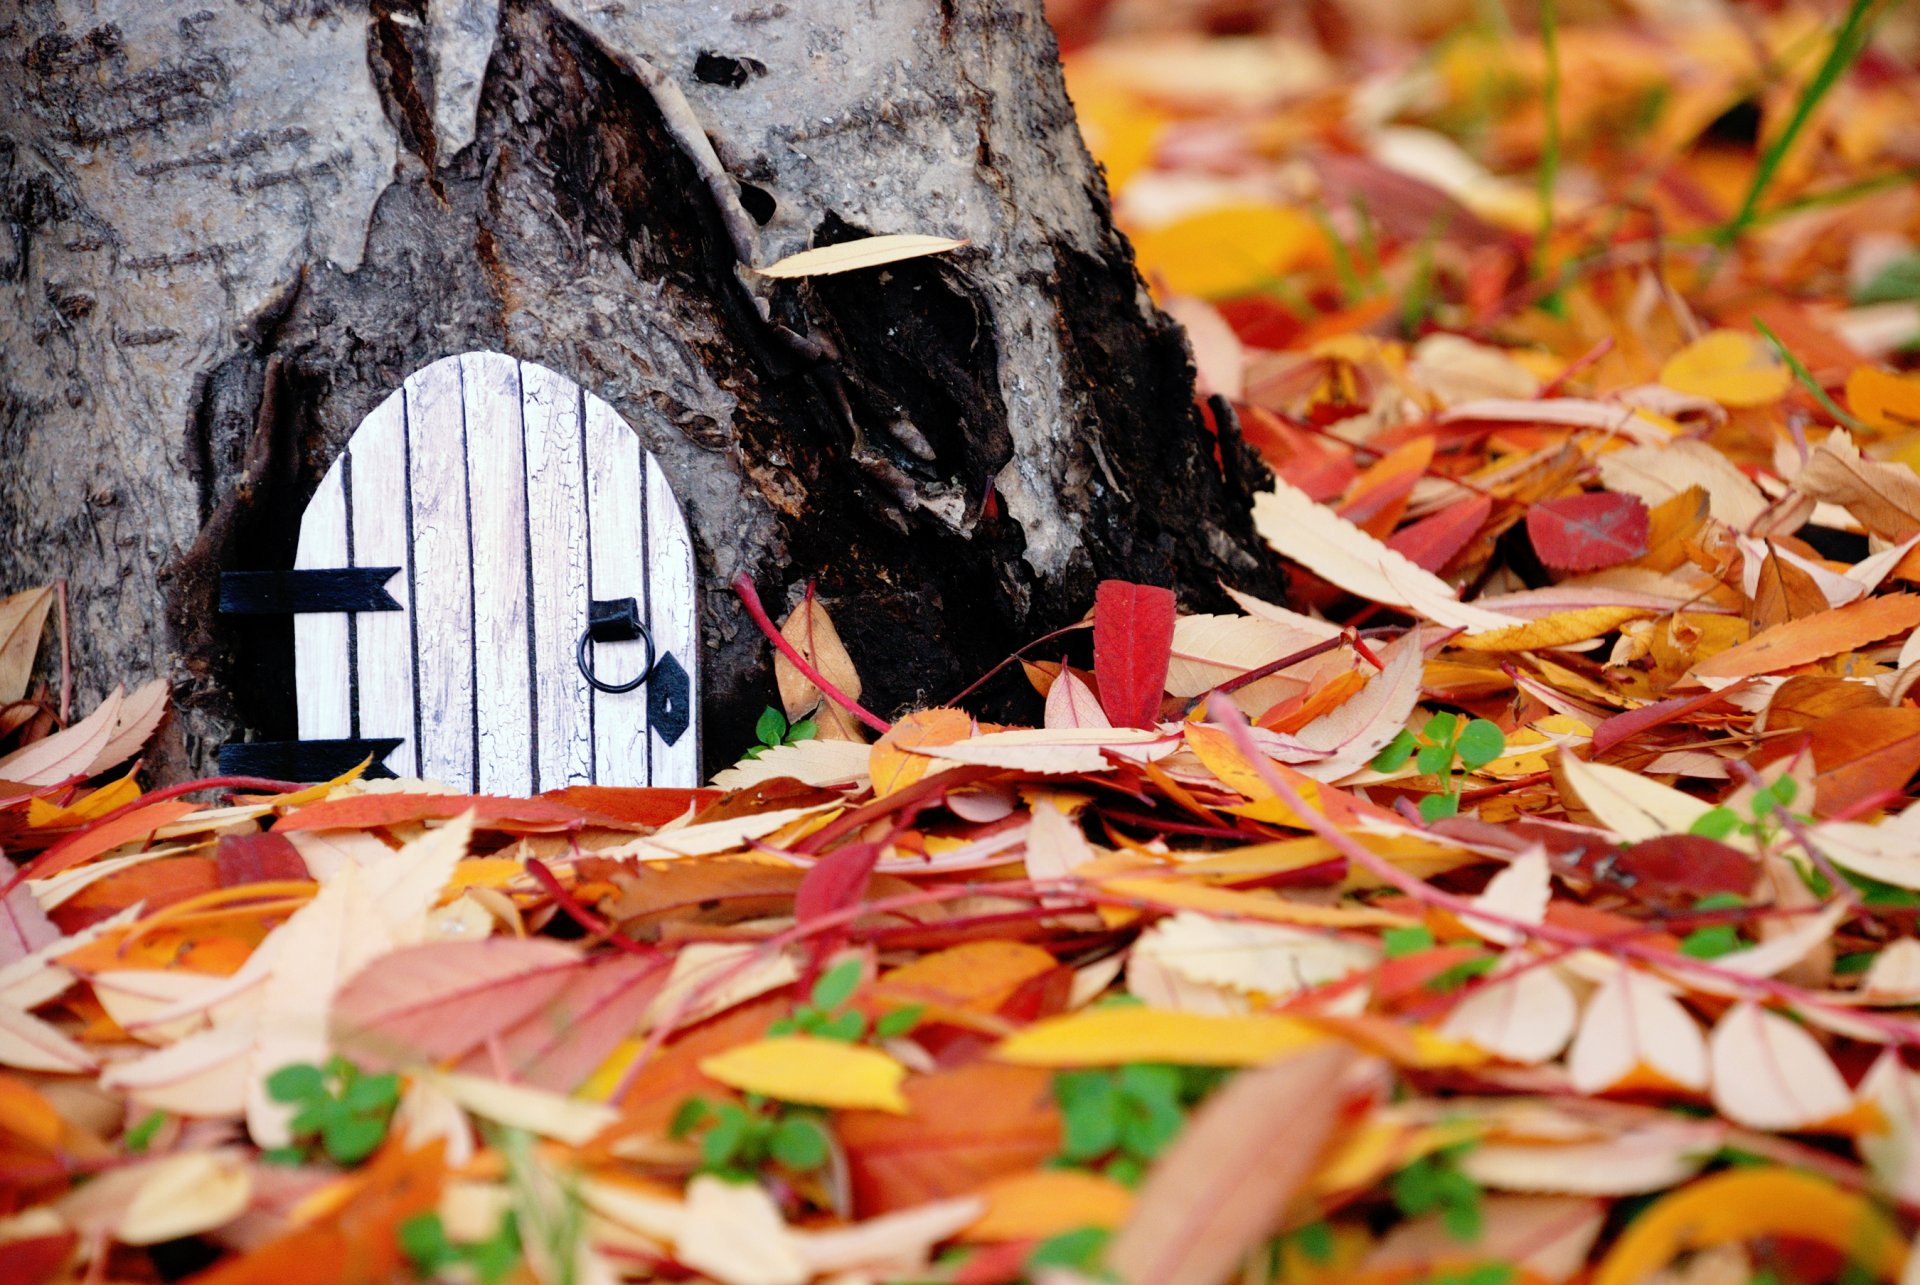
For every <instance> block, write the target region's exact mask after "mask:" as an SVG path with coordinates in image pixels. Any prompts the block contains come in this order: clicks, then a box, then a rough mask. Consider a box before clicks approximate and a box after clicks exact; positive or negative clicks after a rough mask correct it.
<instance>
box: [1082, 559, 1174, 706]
mask: <svg viewBox="0 0 1920 1285" xmlns="http://www.w3.org/2000/svg"><path fill="white" fill-rule="evenodd" d="M1173 607H1174V601H1173V594H1172V593H1171V592H1170V591H1168V590H1166V589H1160V588H1156V587H1155V586H1153V585H1142V584H1131V583H1128V582H1127V581H1124V580H1102V581H1101V582H1100V588H1099V590H1098V592H1097V593H1096V594H1095V597H1094V606H1093V674H1094V679H1095V681H1097V682H1098V683H1099V684H1100V706H1101V708H1102V709H1104V710H1105V711H1106V714H1107V718H1108V719H1109V720H1110V721H1111V724H1112V725H1113V726H1115V727H1153V726H1155V725H1156V724H1158V723H1159V721H1160V697H1161V694H1162V693H1163V692H1165V691H1166V689H1167V666H1168V663H1169V662H1170V661H1171V659H1172V655H1173V614H1174V613H1173Z"/></svg>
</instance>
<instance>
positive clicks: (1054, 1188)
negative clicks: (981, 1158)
mask: <svg viewBox="0 0 1920 1285" xmlns="http://www.w3.org/2000/svg"><path fill="white" fill-rule="evenodd" d="M974 1194H976V1195H978V1196H981V1197H983V1198H985V1200H986V1202H987V1212H986V1213H984V1214H982V1215H980V1221H978V1222H976V1223H974V1224H973V1226H971V1227H969V1228H967V1230H966V1231H965V1232H964V1233H962V1235H961V1239H963V1240H1045V1239H1046V1238H1047V1237H1049V1236H1057V1235H1059V1234H1060V1233H1061V1232H1065V1231H1072V1230H1074V1229H1075V1228H1076V1227H1118V1226H1119V1225H1120V1224H1121V1223H1122V1222H1124V1221H1125V1220H1126V1217H1127V1214H1128V1213H1129V1212H1131V1210H1132V1209H1133V1192H1132V1190H1131V1189H1129V1188H1127V1187H1123V1186H1122V1185H1120V1184H1119V1183H1117V1182H1115V1181H1114V1180H1113V1179H1111V1178H1102V1177H1101V1176H1100V1175H1099V1174H1093V1173H1082V1172H1080V1171H1079V1170H1075V1169H1038V1170H1035V1171H1033V1172H1031V1173H1016V1174H1011V1175H1009V1176H1007V1177H1005V1178H999V1179H996V1180H994V1181H993V1182H990V1183H988V1184H987V1185H986V1186H984V1187H982V1188H980V1189H979V1191H977V1192H976V1193H974Z"/></svg>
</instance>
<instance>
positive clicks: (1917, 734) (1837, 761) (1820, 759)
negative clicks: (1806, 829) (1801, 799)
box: [1783, 684, 1920, 817]
mask: <svg viewBox="0 0 1920 1285" xmlns="http://www.w3.org/2000/svg"><path fill="white" fill-rule="evenodd" d="M1850 685H1852V684H1850ZM1807 735H1808V737H1809V738H1810V740H1811V743H1812V749H1813V766H1814V772H1815V775H1814V778H1813V810H1814V814H1815V815H1816V816H1822V817H1829V816H1833V815H1835V814H1836V813H1840V812H1845V811H1847V810H1849V809H1850V808H1852V807H1853V806H1854V805H1855V804H1858V803H1864V802H1865V801H1867V800H1868V799H1871V798H1874V797H1876V796H1881V795H1886V794H1889V793H1891V792H1894V791H1898V790H1899V789H1900V787H1901V786H1903V785H1905V784H1906V783H1907V782H1908V781H1909V780H1911V779H1912V778H1913V774H1914V773H1915V772H1920V709H1909V708H1901V709H1854V710H1848V711H1847V712H1846V713H1844V714H1839V715H1836V716H1835V717H1833V718H1829V719H1825V720H1822V721H1821V722H1818V723H1815V724H1814V725H1813V726H1812V727H1810V728H1808V729H1807ZM1783 739H1786V738H1783Z"/></svg>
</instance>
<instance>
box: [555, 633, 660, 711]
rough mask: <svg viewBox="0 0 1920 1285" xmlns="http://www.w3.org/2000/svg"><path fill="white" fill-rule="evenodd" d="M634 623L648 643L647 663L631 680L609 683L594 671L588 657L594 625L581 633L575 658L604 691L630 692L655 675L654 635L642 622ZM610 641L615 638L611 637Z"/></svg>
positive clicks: (584, 673) (594, 683)
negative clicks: (588, 646) (588, 647)
mask: <svg viewBox="0 0 1920 1285" xmlns="http://www.w3.org/2000/svg"><path fill="white" fill-rule="evenodd" d="M634 625H635V627H637V628H638V629H639V631H640V641H641V642H644V643H645V644H646V645H647V664H646V667H645V668H644V669H642V670H641V671H640V673H639V676H638V677H636V678H634V679H632V680H631V681H629V682H625V683H609V682H607V681H606V680H605V679H603V678H601V677H599V675H597V674H595V673H594V672H593V663H592V662H591V661H589V660H588V659H587V644H588V643H590V642H592V641H594V637H593V626H592V625H589V626H587V628H586V629H585V630H584V631H582V633H581V634H580V642H579V644H578V645H576V646H575V647H574V649H573V658H574V661H575V662H576V663H577V664H578V665H579V666H580V673H581V674H582V675H583V676H584V677H585V678H586V680H587V681H588V682H589V683H591V684H593V685H594V686H595V687H597V688H599V689H600V690H601V691H603V692H612V693H614V694H615V695H618V694H619V693H621V692H630V691H632V690H633V689H634V688H636V687H638V686H639V685H640V684H642V683H644V682H646V681H647V679H648V678H650V677H652V676H653V635H652V634H651V633H649V632H648V631H647V627H646V626H645V625H643V624H640V623H639V622H638V621H635V622H634ZM608 641H614V640H612V639H609V640H608Z"/></svg>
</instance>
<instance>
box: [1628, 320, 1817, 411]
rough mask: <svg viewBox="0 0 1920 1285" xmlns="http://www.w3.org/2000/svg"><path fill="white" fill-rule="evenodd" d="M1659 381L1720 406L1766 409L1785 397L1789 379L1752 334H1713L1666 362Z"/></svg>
mask: <svg viewBox="0 0 1920 1285" xmlns="http://www.w3.org/2000/svg"><path fill="white" fill-rule="evenodd" d="M1660 382H1661V383H1663V384H1665V385H1666V386H1667V387H1668V388H1673V389H1677V390H1678V391H1680V392H1683V393H1692V394H1694V395H1695V396H1698V397H1710V398H1712V399H1713V400H1714V401H1716V402H1719V403H1720V404H1721V405H1722V406H1771V405H1772V404H1773V403H1775V402H1777V401H1779V400H1780V399H1781V398H1782V397H1784V396H1786V395H1787V389H1789V388H1791V387H1792V386H1793V374H1792V372H1791V371H1789V370H1788V369H1787V368H1786V367H1785V366H1783V365H1782V364H1781V363H1780V360H1779V358H1777V357H1776V356H1775V355H1774V353H1773V350H1772V348H1770V347H1769V346H1768V345H1767V344H1766V343H1765V342H1764V341H1762V340H1761V339H1760V338H1759V337H1758V336H1757V335H1750V334H1748V333H1747V332H1745V331H1743V330H1714V331H1709V332H1708V333H1707V334H1704V335H1702V336H1700V338H1698V339H1696V340H1694V341H1693V342H1692V343H1690V344H1688V345H1687V346H1686V347H1685V348H1683V349H1681V350H1680V351H1679V352H1677V353H1675V354H1674V355H1673V356H1672V357H1670V358H1668V360H1667V364H1666V365H1664V366H1662V367H1661V368H1660Z"/></svg>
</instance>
